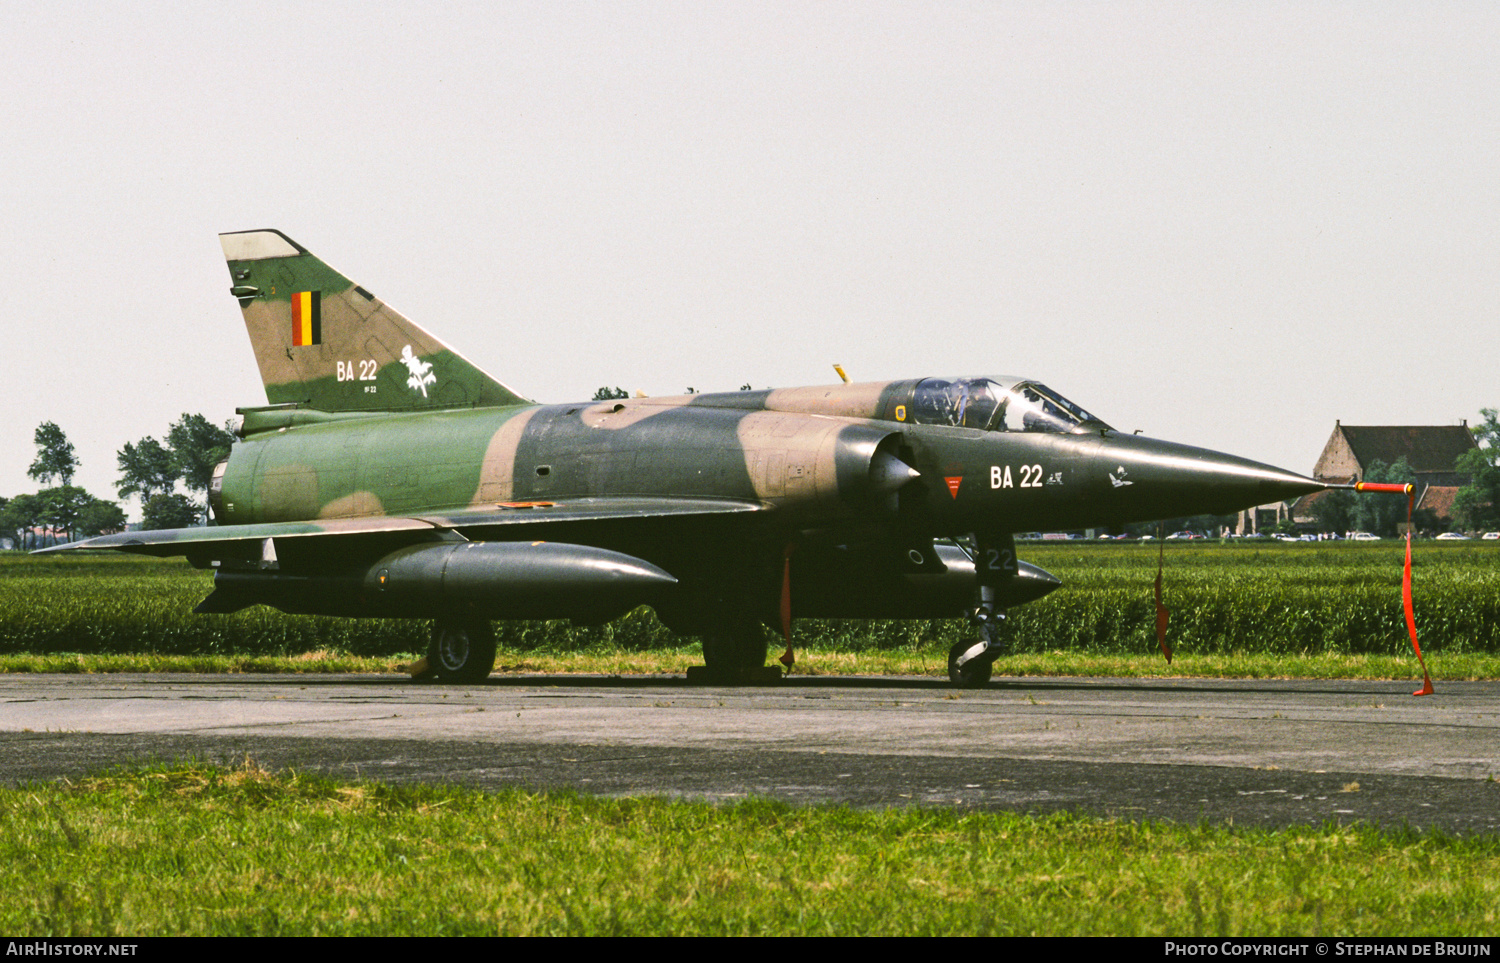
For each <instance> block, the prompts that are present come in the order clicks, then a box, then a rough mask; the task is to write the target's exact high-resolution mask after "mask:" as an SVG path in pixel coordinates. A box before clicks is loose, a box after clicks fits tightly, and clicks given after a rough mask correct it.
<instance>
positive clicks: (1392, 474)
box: [1353, 457, 1417, 538]
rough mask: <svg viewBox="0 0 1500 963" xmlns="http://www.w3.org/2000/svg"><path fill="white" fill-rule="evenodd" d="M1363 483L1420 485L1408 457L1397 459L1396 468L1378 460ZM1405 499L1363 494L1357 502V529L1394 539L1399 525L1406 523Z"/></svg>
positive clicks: (1366, 472) (1373, 463)
mask: <svg viewBox="0 0 1500 963" xmlns="http://www.w3.org/2000/svg"><path fill="white" fill-rule="evenodd" d="M1360 481H1367V482H1394V483H1396V484H1407V485H1411V484H1416V481H1417V476H1416V473H1415V472H1413V471H1412V470H1411V465H1409V464H1407V461H1406V459H1405V458H1404V457H1402V458H1398V459H1396V463H1395V464H1394V465H1387V464H1386V463H1385V462H1383V461H1380V460H1378V459H1377V460H1376V461H1372V462H1370V467H1369V468H1367V469H1365V474H1364V477H1363V478H1361V479H1360ZM1405 498H1406V496H1404V495H1393V494H1386V493H1378V492H1366V493H1364V494H1361V495H1360V497H1359V498H1357V499H1355V502H1354V517H1353V522H1354V526H1355V528H1357V529H1359V530H1360V531H1362V532H1371V533H1373V534H1376V535H1379V536H1381V537H1383V538H1390V537H1391V536H1393V535H1395V534H1396V526H1397V525H1401V524H1403V523H1405V521H1406V504H1405Z"/></svg>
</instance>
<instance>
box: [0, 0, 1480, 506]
mask: <svg viewBox="0 0 1500 963" xmlns="http://www.w3.org/2000/svg"><path fill="white" fill-rule="evenodd" d="M0 12H3V14H4V19H5V23H6V34H7V41H8V42H7V44H6V48H7V49H6V56H5V57H4V58H0V90H4V91H5V92H6V95H5V96H4V97H3V98H0V131H3V132H4V135H3V140H0V173H3V176H0V210H3V211H4V221H3V225H4V230H3V231H0V318H3V321H0V330H3V331H4V333H5V336H6V341H7V342H9V347H10V350H9V351H8V352H7V356H8V359H9V362H8V365H7V368H8V373H9V377H8V378H7V386H6V388H5V389H4V394H3V397H4V398H5V417H4V418H3V419H0V495H13V494H16V493H19V492H24V491H34V490H36V488H37V487H39V486H38V485H37V483H36V482H34V481H32V480H31V479H29V478H28V477H27V474H26V471H27V468H28V466H29V465H30V463H31V461H32V459H33V458H34V457H35V454H36V449H35V446H34V444H33V442H32V436H33V433H34V431H35V430H36V427H37V425H39V424H40V423H41V422H44V421H53V422H56V423H57V424H58V425H60V426H61V427H62V428H63V430H64V431H65V432H66V433H67V435H68V437H69V438H70V439H71V440H72V442H73V443H74V445H75V447H76V450H77V454H78V457H79V458H80V461H81V469H80V471H79V473H78V475H77V477H76V478H75V483H77V484H81V485H83V486H84V487H85V488H88V489H89V490H90V491H91V492H93V493H94V494H96V495H100V496H104V497H110V498H113V497H115V492H114V487H115V484H116V482H117V480H118V469H117V465H116V452H117V451H118V450H119V449H120V448H121V447H122V446H123V445H124V444H125V443H126V442H128V441H136V440H139V439H140V438H142V437H145V436H148V435H149V436H154V437H157V438H161V437H163V436H164V435H165V433H166V431H167V429H168V427H169V426H170V425H171V423H172V422H173V421H175V420H176V419H178V418H179V417H180V416H181V415H182V414H183V413H186V412H195V413H202V414H204V415H206V416H207V417H208V418H209V419H210V420H212V421H215V422H223V421H224V420H225V419H227V418H229V417H231V416H232V415H233V414H234V409H235V408H236V407H238V406H253V405H257V404H264V403H265V394H264V390H263V388H262V386H261V384H260V381H259V377H258V374H257V371H256V367H255V362H254V357H253V355H252V354H251V351H250V345H249V341H248V338H247V337H246V335H245V330H244V327H243V324H242V321H241V318H240V313H239V310H238V306H237V304H236V302H235V301H234V299H233V298H232V297H230V295H229V292H228V288H229V284H230V281H229V276H228V272H227V271H226V270H225V267H224V262H223V255H222V252H221V250H220V248H219V244H218V241H217V237H216V235H218V234H219V233H221V232H228V231H242V230H249V229H255V228H275V229H278V230H281V231H283V232H284V233H286V234H287V235H288V236H290V237H292V238H294V239H295V240H297V241H298V242H299V243H300V244H302V245H303V246H304V247H306V248H307V249H309V250H311V251H312V252H314V253H315V254H317V255H318V256H319V257H321V258H322V259H323V260H325V261H327V262H328V263H329V264H331V265H333V266H334V267H336V268H337V269H339V270H340V271H341V272H342V273H343V274H345V275H346V276H348V277H351V278H353V279H354V280H355V281H356V282H357V283H360V284H362V285H363V286H364V287H366V288H368V289H369V290H371V291H373V292H374V293H375V294H376V295H377V296H379V297H380V298H381V299H383V300H384V301H386V302H387V303H389V304H390V305H392V306H393V307H394V308H396V309H397V310H399V311H401V312H402V313H404V314H406V315H407V316H408V317H410V318H412V319H413V320H414V321H416V322H417V323H418V324H420V325H421V326H423V327H425V328H427V329H429V330H431V331H432V332H433V333H435V334H437V335H438V336H439V337H441V338H443V339H444V340H445V341H447V342H448V343H449V344H450V345H452V346H453V347H454V348H456V349H457V350H458V351H460V352H461V353H463V354H464V355H466V356H467V357H468V358H470V359H471V360H472V361H473V362H475V363H476V364H478V365H479V366H480V367H482V368H484V369H485V370H486V371H488V372H489V373H490V374H492V375H494V376H495V377H497V378H498V379H500V380H501V381H503V382H505V383H507V384H509V385H510V386H512V387H513V388H515V389H516V390H517V391H519V392H520V393H522V394H523V395H526V396H528V397H531V398H535V399H537V400H539V401H546V402H564V401H575V400H580V399H585V398H588V397H589V396H590V395H592V394H593V392H594V390H595V389H596V388H598V387H600V386H603V385H609V386H616V385H618V386H621V387H624V388H627V389H629V390H632V391H635V390H640V391H644V392H646V393H648V394H652V395H665V394H677V393H681V392H682V391H684V390H685V389H686V388H688V387H694V388H698V389H700V390H732V389H735V388H738V387H739V386H740V385H742V384H745V383H749V384H751V385H753V386H754V387H756V388H762V387H789V386H794V385H805V384H824V383H829V382H831V381H835V380H836V377H837V376H836V375H834V373H833V371H832V367H831V366H832V365H833V364H834V363H840V364H842V365H843V367H844V368H845V370H846V371H847V372H848V373H849V374H850V376H851V378H853V379H854V380H856V381H873V380H880V379H888V378H910V377H921V376H929V375H959V374H965V375H967V374H1008V375H1024V376H1027V377H1031V378H1035V379H1037V380H1040V381H1042V382H1044V383H1046V384H1047V385H1049V386H1051V387H1052V388H1053V389H1055V390H1057V391H1059V392H1061V393H1062V394H1064V395H1065V396H1067V397H1069V398H1071V399H1072V400H1073V401H1075V402H1077V403H1078V404H1080V405H1082V406H1083V407H1084V408H1087V409H1088V410H1090V411H1091V412H1093V413H1094V414H1096V415H1098V416H1099V417H1101V418H1102V419H1104V420H1105V421H1107V422H1109V423H1110V424H1112V425H1113V426H1114V427H1116V428H1118V429H1121V430H1123V431H1135V430H1140V431H1141V432H1142V433H1143V434H1146V435H1150V436H1153V437H1158V438H1166V439H1171V440H1173V441H1180V442H1185V443H1188V444H1194V445H1200V446H1203V447H1207V448H1212V449H1216V450H1220V451H1227V452H1232V453H1234V454H1237V455H1242V456H1245V457H1249V458H1253V459H1256V460H1259V461H1264V462H1268V463H1271V464H1275V465H1278V466H1280V467H1284V468H1290V469H1293V470H1297V471H1302V472H1310V471H1311V470H1312V467H1313V464H1314V462H1315V461H1316V459H1317V456H1318V454H1319V452H1320V451H1321V450H1322V447H1323V445H1324V443H1325V442H1326V441H1327V439H1328V436H1329V434H1330V432H1331V431H1332V430H1333V427H1334V422H1335V420H1336V419H1341V420H1342V421H1343V422H1344V423H1346V424H1361V425H1364V424H1424V425H1451V424H1457V423H1459V422H1460V421H1461V420H1462V419H1468V420H1469V421H1470V422H1471V423H1473V422H1475V421H1477V420H1478V417H1479V410H1480V409H1481V408H1483V407H1496V406H1500V384H1497V378H1496V372H1497V364H1496V362H1497V354H1500V352H1497V349H1496V333H1497V294H1500V270H1497V268H1500V181H1497V176H1496V175H1497V165H1500V57H1496V56H1495V51H1496V50H1500V6H1497V5H1495V4H1493V3H1444V2H1423V3H1412V4H1396V3H1381V2H1361V3H1315V2H1294V3H1232V2H1230V3H1218V4H1202V3H1129V2H1120V3H1092V2H1090V3H1082V2H1063V3H1028V2H1019V0H1018V2H996V3H933V2H922V3H882V2H861V3H843V2H840V3H815V2H805V3H775V2H755V3H744V4H740V3H731V2H718V0H716V2H714V3H711V4H703V3H629V2H609V3H586V2H578V3H555V2H544V3H502V2H487V3H473V4H468V3H460V2H454V3H443V4H416V3H411V4H396V3H381V2H370V3H344V4H334V3H320V2H316V0H312V2H296V3H251V4H248V5H241V6H236V7H224V6H222V5H205V4H186V3H183V4H170V3H163V2H150V3H94V2H89V3H70V2H61V3H57V2H48V3H45V4H44V3H30V2H12V0H0ZM127 510H128V511H129V512H130V513H131V515H132V517H138V514H139V509H138V506H137V505H136V504H135V503H134V501H133V500H132V501H131V502H129V503H127Z"/></svg>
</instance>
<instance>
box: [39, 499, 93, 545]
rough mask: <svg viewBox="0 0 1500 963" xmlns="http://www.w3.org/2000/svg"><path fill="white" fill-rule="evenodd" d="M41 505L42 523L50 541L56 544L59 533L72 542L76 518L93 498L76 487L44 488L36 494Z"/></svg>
mask: <svg viewBox="0 0 1500 963" xmlns="http://www.w3.org/2000/svg"><path fill="white" fill-rule="evenodd" d="M36 497H37V499H38V501H40V503H41V515H42V522H43V524H45V525H46V526H47V529H48V530H49V531H51V532H52V541H53V542H54V543H56V542H57V536H58V534H59V533H62V534H65V535H67V536H68V540H69V541H72V540H73V533H74V531H75V530H76V528H77V523H78V517H79V515H80V514H82V512H83V508H84V506H85V505H87V504H88V503H89V502H90V501H91V500H93V498H94V496H93V495H90V494H89V493H88V492H86V491H84V490H83V489H82V488H79V487H78V486H76V485H59V486H57V487H56V488H44V489H42V490H41V491H39V492H37V493H36Z"/></svg>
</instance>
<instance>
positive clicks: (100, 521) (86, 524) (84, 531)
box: [77, 495, 125, 538]
mask: <svg viewBox="0 0 1500 963" xmlns="http://www.w3.org/2000/svg"><path fill="white" fill-rule="evenodd" d="M124 530H125V512H124V510H123V509H121V508H120V506H119V505H118V504H116V503H114V502H111V501H106V500H105V499H103V498H95V497H94V496H93V495H90V496H88V500H87V501H85V502H84V503H83V505H82V506H81V507H80V508H79V510H78V524H77V531H78V536H79V537H80V538H93V537H94V536H95V535H107V534H109V533H111V532H123V531H124Z"/></svg>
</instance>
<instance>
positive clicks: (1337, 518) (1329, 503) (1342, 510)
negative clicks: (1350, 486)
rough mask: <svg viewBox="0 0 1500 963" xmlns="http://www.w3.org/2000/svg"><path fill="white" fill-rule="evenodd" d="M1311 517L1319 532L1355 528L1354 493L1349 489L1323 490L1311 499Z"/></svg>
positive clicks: (1342, 530)
mask: <svg viewBox="0 0 1500 963" xmlns="http://www.w3.org/2000/svg"><path fill="white" fill-rule="evenodd" d="M1312 514H1313V518H1316V519H1317V520H1318V531H1320V532H1348V531H1352V530H1353V529H1354V528H1355V524H1354V514H1355V494H1354V492H1351V491H1347V490H1344V491H1338V490H1336V491H1330V492H1323V493H1322V494H1321V495H1318V496H1317V498H1315V499H1314V500H1313V503H1312Z"/></svg>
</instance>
